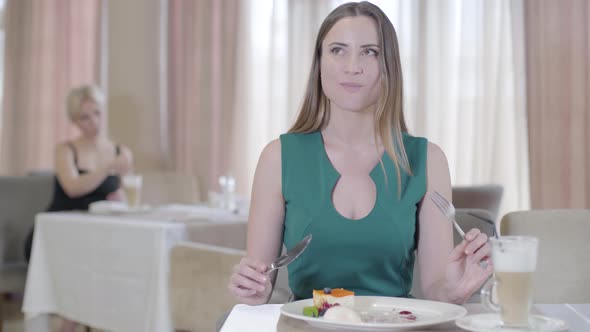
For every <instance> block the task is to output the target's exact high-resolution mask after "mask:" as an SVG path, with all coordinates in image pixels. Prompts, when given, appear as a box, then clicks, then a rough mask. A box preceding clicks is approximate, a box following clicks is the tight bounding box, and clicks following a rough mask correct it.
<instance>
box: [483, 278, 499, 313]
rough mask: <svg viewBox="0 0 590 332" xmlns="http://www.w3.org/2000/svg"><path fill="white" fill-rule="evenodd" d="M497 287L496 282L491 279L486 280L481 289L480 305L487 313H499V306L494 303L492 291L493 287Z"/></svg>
mask: <svg viewBox="0 0 590 332" xmlns="http://www.w3.org/2000/svg"><path fill="white" fill-rule="evenodd" d="M497 286H498V282H497V281H496V280H494V279H493V278H492V279H490V280H488V282H486V284H485V285H484V286H483V287H482V288H481V304H482V305H483V306H484V308H486V309H487V310H488V311H493V312H500V305H498V303H496V302H494V299H493V296H492V294H493V291H494V287H497Z"/></svg>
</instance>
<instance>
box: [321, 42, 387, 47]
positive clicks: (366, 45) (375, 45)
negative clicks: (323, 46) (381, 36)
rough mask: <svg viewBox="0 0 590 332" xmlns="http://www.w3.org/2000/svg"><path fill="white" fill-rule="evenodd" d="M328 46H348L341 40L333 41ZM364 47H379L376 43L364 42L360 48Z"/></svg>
mask: <svg viewBox="0 0 590 332" xmlns="http://www.w3.org/2000/svg"><path fill="white" fill-rule="evenodd" d="M328 46H343V47H348V44H346V43H341V42H333V43H331V44H330V45H328ZM366 47H379V45H377V44H365V45H361V48H366Z"/></svg>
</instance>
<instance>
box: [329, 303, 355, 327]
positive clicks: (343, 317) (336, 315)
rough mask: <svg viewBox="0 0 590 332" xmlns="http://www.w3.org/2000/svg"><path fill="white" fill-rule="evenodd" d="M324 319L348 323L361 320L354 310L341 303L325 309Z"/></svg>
mask: <svg viewBox="0 0 590 332" xmlns="http://www.w3.org/2000/svg"><path fill="white" fill-rule="evenodd" d="M324 319H327V320H337V321H341V322H350V323H361V322H362V321H361V316H360V315H359V314H358V313H357V312H356V311H354V310H352V309H350V308H348V307H344V306H341V305H337V306H335V307H332V308H330V309H328V310H326V313H325V314H324Z"/></svg>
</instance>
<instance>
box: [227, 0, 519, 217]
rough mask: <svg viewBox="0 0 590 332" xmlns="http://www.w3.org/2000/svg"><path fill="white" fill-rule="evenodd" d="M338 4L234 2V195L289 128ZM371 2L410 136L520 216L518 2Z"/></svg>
mask: <svg viewBox="0 0 590 332" xmlns="http://www.w3.org/2000/svg"><path fill="white" fill-rule="evenodd" d="M343 2H346V1H286V0H274V1H273V0H268V1H244V2H243V6H244V8H243V9H242V11H241V15H240V17H241V18H242V20H241V26H240V28H239V31H240V37H239V38H238V43H239V46H238V48H239V49H240V50H241V52H240V58H239V59H238V60H239V61H238V65H237V79H236V82H237V85H236V89H237V90H236V102H235V107H234V109H235V119H234V123H236V124H237V123H239V124H241V125H240V126H236V127H235V131H234V134H235V139H234V147H233V150H232V169H233V170H234V172H235V173H236V175H237V177H238V183H239V188H240V190H241V191H242V192H244V193H247V192H248V190H249V188H250V185H251V179H252V177H253V174H254V169H255V166H256V162H257V158H258V155H259V153H260V151H261V150H262V148H263V147H264V145H265V144H266V143H267V142H269V141H270V140H272V139H275V138H277V136H278V135H279V134H280V133H282V132H284V131H285V130H286V129H287V128H288V127H289V125H290V123H291V122H292V121H293V119H294V116H295V114H296V112H297V108H298V107H299V103H300V100H301V97H302V94H303V89H304V85H305V82H306V80H307V76H308V74H309V73H308V71H309V67H310V63H311V56H312V49H313V43H314V39H315V36H316V34H317V30H318V28H319V25H320V24H321V22H322V20H323V19H324V18H325V17H326V15H327V14H328V13H329V12H330V10H331V9H333V8H335V7H336V6H337V5H339V4H341V3H343ZM372 2H373V3H376V4H377V5H379V6H380V7H381V8H382V9H383V10H384V11H385V12H386V14H387V15H388V16H389V17H390V19H391V20H392V22H393V23H394V26H395V27H396V29H397V33H398V38H399V41H400V50H401V57H402V63H403V70H404V79H405V82H404V83H405V87H406V88H405V89H406V90H405V96H406V114H407V119H408V122H409V127H410V130H411V132H412V133H413V134H415V135H420V136H425V137H428V138H429V139H430V140H431V141H433V142H435V143H437V144H439V145H440V146H441V147H442V148H443V150H445V152H446V154H447V157H448V159H449V164H450V168H451V175H452V179H453V183H454V184H457V185H469V184H480V183H499V184H501V185H503V186H504V189H505V196H504V205H503V209H502V210H503V211H509V210H515V209H523V208H527V207H528V205H529V182H528V155H527V141H526V137H527V131H526V129H527V128H526V114H525V107H526V106H525V74H524V49H523V14H522V1H510V0H499V1H484V0H477V1H426V0H425V1H414V0H397V1H384V0H383V1H372ZM254 35H255V36H256V38H252V37H251V36H254Z"/></svg>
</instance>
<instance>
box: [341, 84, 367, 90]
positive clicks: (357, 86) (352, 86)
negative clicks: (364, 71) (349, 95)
mask: <svg viewBox="0 0 590 332" xmlns="http://www.w3.org/2000/svg"><path fill="white" fill-rule="evenodd" d="M340 86H342V87H343V88H344V90H346V91H348V92H358V91H359V90H360V89H361V88H362V87H363V85H362V84H359V83H353V82H344V83H340Z"/></svg>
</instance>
